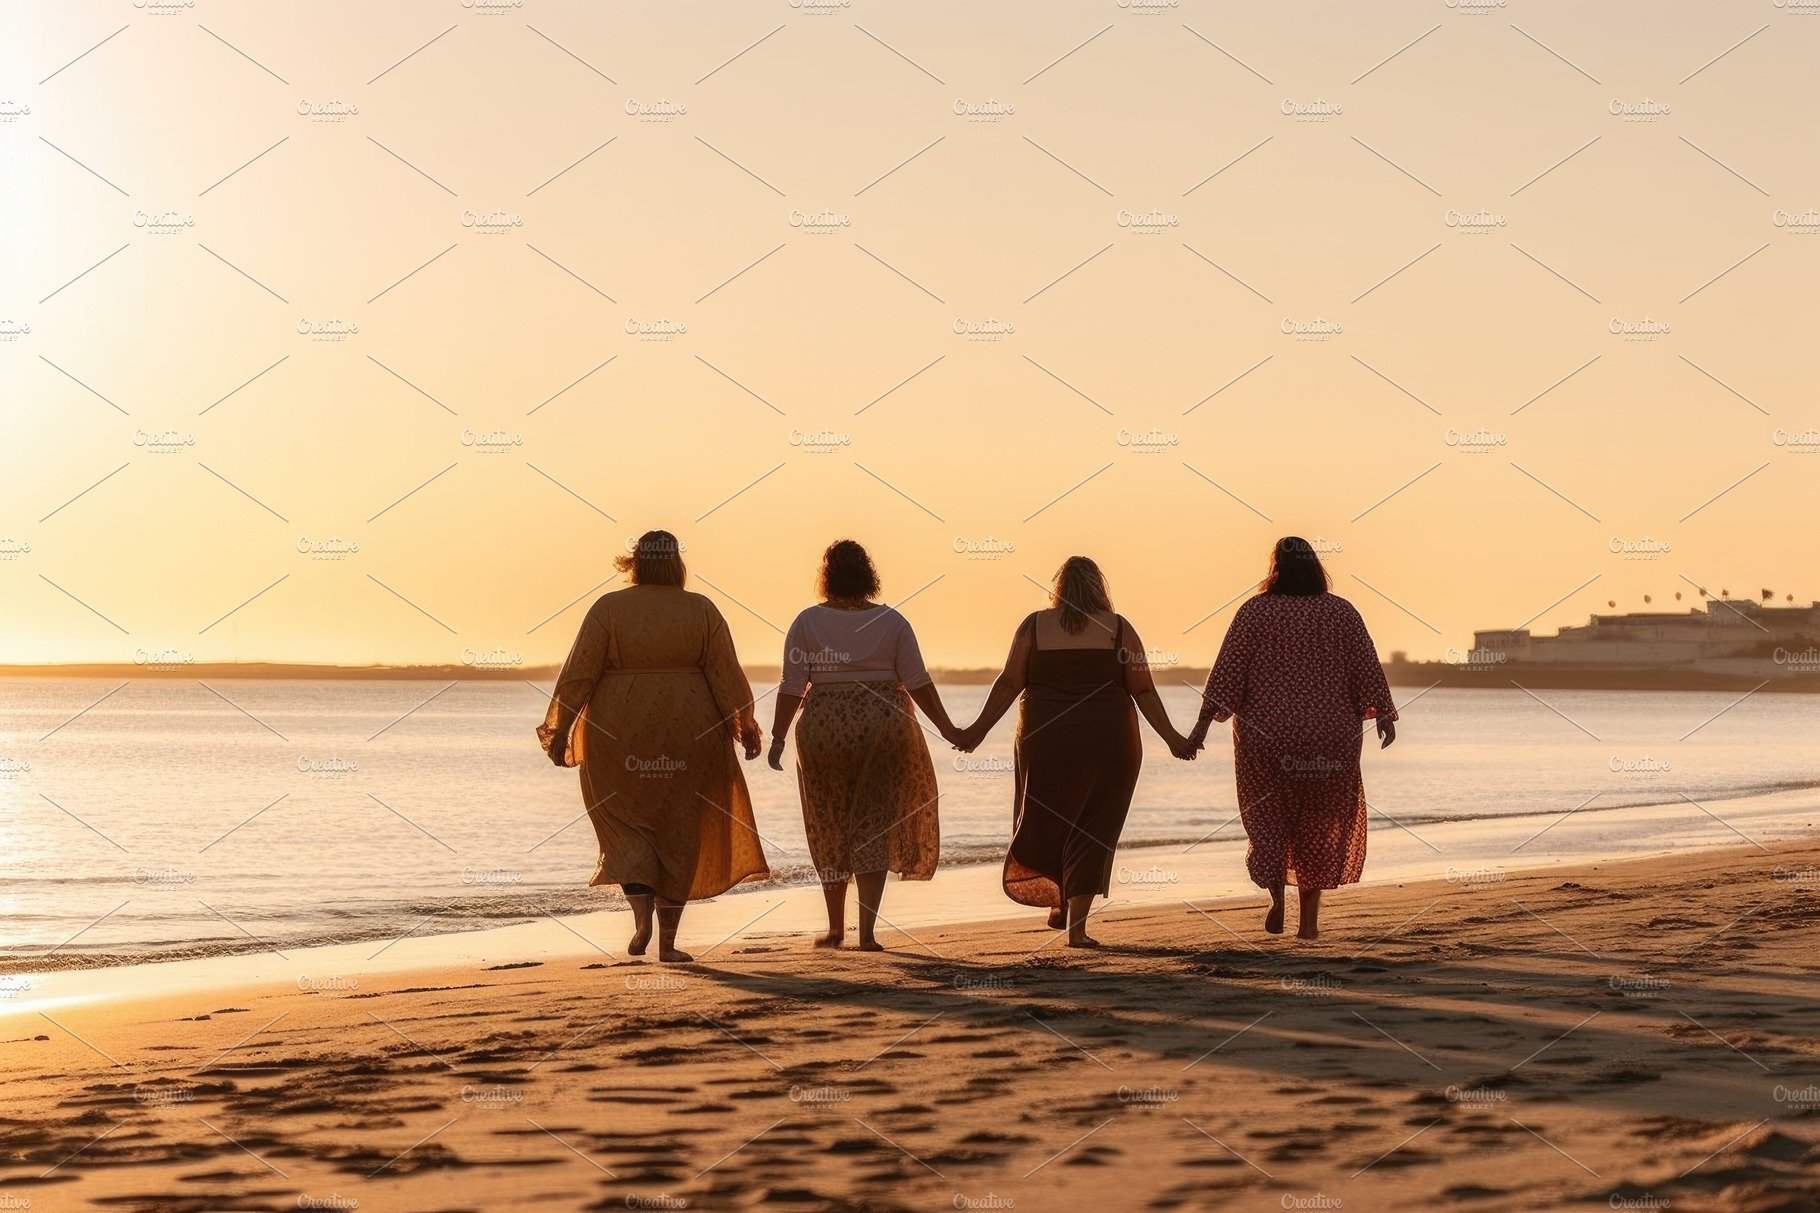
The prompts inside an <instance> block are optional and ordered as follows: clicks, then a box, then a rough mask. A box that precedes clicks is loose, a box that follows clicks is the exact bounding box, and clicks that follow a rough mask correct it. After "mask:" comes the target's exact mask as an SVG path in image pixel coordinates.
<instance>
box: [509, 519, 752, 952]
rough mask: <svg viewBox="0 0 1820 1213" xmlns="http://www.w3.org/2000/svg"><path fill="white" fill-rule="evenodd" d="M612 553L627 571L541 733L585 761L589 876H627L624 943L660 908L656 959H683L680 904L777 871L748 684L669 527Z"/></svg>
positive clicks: (604, 601) (587, 631) (555, 757)
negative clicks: (760, 796) (757, 804)
mask: <svg viewBox="0 0 1820 1213" xmlns="http://www.w3.org/2000/svg"><path fill="white" fill-rule="evenodd" d="M617 565H618V567H619V570H620V571H621V572H622V573H625V574H627V575H628V576H629V579H630V581H631V584H630V585H629V586H627V587H626V588H624V589H621V590H616V591H614V592H612V593H609V594H604V595H602V596H601V597H600V599H599V600H597V601H596V602H595V603H594V605H593V606H592V607H591V608H589V610H588V614H587V617H586V618H585V619H583V620H582V624H581V632H580V634H579V635H578V636H576V638H575V647H574V648H573V649H572V650H570V652H569V658H568V660H567V661H565V662H564V663H563V667H562V673H561V674H560V675H558V676H557V679H556V693H555V694H554V696H552V698H551V700H550V710H549V712H548V714H547V715H546V716H545V718H544V723H543V725H542V726H541V727H540V728H539V729H538V730H537V735H538V739H539V740H540V741H541V742H542V743H543V747H544V751H545V752H546V753H547V754H548V755H549V756H550V760H551V761H552V762H554V763H555V764H556V765H557V766H561V767H571V766H576V765H579V766H580V767H581V793H582V802H583V804H585V805H586V806H587V810H588V816H589V818H590V819H591V820H592V821H593V823H594V832H595V834H596V835H597V836H598V838H599V841H600V861H599V863H598V864H596V865H595V868H594V875H593V877H592V879H590V880H589V881H588V883H589V884H592V885H605V884H617V885H619V886H621V888H622V889H624V891H625V894H626V899H627V901H629V902H630V903H631V907H632V913H633V917H634V921H635V928H634V933H633V935H632V941H631V943H630V944H629V945H628V946H627V951H629V952H631V953H632V954H633V955H634V956H642V955H644V953H645V951H646V949H647V948H648V947H649V946H650V943H651V925H652V919H653V917H654V916H655V918H656V921H657V929H658V958H659V959H660V960H664V961H670V962H680V961H687V960H692V959H693V957H691V956H690V955H689V954H688V953H687V952H684V951H682V950H680V949H679V948H677V946H676V928H677V924H678V922H679V921H680V920H681V918H682V911H683V904H684V903H685V902H690V901H696V900H699V899H701V898H704V897H713V896H716V895H717V894H720V893H724V892H726V891H727V890H728V889H730V888H732V887H733V886H734V885H736V884H738V883H739V882H741V881H742V880H749V879H752V878H754V877H762V876H766V875H769V874H770V869H769V867H768V866H767V865H766V863H765V856H764V851H763V850H762V849H761V848H760V846H759V836H758V830H757V827H756V825H755V823H754V821H753V818H752V798H751V796H750V795H748V794H747V791H746V780H745V776H744V775H743V774H742V773H741V771H740V769H739V763H738V761H737V760H736V759H735V757H734V746H735V745H736V744H737V745H739V746H740V747H742V748H743V749H744V750H745V755H746V758H747V759H753V758H756V757H758V753H759V746H760V740H761V739H760V735H759V729H758V723H757V721H756V720H755V719H754V718H753V714H752V688H751V686H750V685H749V684H748V683H747V681H746V675H745V673H744V671H742V670H741V669H740V666H739V658H738V657H737V656H736V655H735V654H734V651H733V638H732V636H731V635H730V634H729V633H728V631H727V621H726V620H725V619H723V618H722V617H721V613H720V611H719V609H718V608H716V607H715V605H714V603H713V602H711V601H710V600H709V599H707V598H706V597H704V596H703V595H701V594H696V593H692V592H691V591H689V590H686V589H684V588H683V581H684V579H685V577H686V576H687V571H686V570H685V568H684V566H683V560H682V551H681V548H680V545H678V543H677V541H676V537H675V536H674V535H671V534H670V533H669V532H668V531H647V532H646V533H645V534H644V535H642V536H640V537H639V539H638V543H637V545H636V546H635V548H634V550H633V552H632V554H630V555H628V556H621V557H619V559H618V561H617ZM654 903H655V904H654ZM653 909H655V915H653Z"/></svg>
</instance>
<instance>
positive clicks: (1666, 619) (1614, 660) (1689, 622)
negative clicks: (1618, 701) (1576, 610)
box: [1469, 598, 1820, 671]
mask: <svg viewBox="0 0 1820 1213" xmlns="http://www.w3.org/2000/svg"><path fill="white" fill-rule="evenodd" d="M1817 646H1820V603H1809V604H1808V605H1807V606H1804V607H1797V606H1765V605H1764V604H1762V603H1759V602H1756V601H1753V600H1751V599H1737V598H1713V599H1709V600H1707V601H1706V602H1704V603H1702V604H1701V606H1700V607H1698V608H1694V609H1691V610H1688V611H1685V612H1669V611H1656V612H1645V613H1642V614H1636V615H1594V616H1593V617H1592V618H1591V619H1590V620H1588V621H1587V622H1586V623H1584V624H1582V625H1580V626H1577V627H1565V628H1562V629H1561V630H1560V631H1559V632H1557V633H1555V634H1554V635H1553V636H1536V635H1532V634H1531V633H1530V631H1529V630H1528V629H1527V628H1514V629H1501V630H1497V631H1488V632H1474V633H1473V647H1472V653H1471V654H1470V655H1469V660H1470V661H1472V662H1475V663H1484V664H1487V665H1497V664H1505V663H1509V662H1536V663H1550V664H1573V665H1603V666H1613V665H1619V666H1648V667H1655V668H1661V667H1670V666H1681V667H1692V668H1696V669H1701V670H1712V671H1720V670H1725V669H1727V668H1740V667H1742V666H1746V665H1748V666H1762V665H1763V663H1764V662H1765V661H1766V660H1769V661H1774V662H1777V663H1778V664H1788V663H1789V662H1791V661H1794V662H1797V663H1798V662H1799V661H1800V660H1801V657H1800V655H1801V654H1807V655H1808V656H1807V658H1806V659H1807V660H1808V661H1811V660H1813V657H1812V654H1813V653H1814V652H1815V649H1816V647H1817Z"/></svg>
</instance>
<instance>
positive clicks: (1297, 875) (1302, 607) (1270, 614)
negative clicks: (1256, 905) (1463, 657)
mask: <svg viewBox="0 0 1820 1213" xmlns="http://www.w3.org/2000/svg"><path fill="white" fill-rule="evenodd" d="M1234 716H1236V717H1237V722H1236V723H1235V724H1234V725H1233V730H1232V753H1233V767H1234V770H1235V773H1236V775H1237V777H1238V791H1239V813H1240V816H1241V817H1242V819H1243V820H1244V823H1245V833H1246V835H1247V836H1248V837H1249V839H1250V842H1251V847H1250V851H1249V852H1248V854H1247V856H1246V866H1247V868H1248V869H1249V871H1250V874H1251V879H1252V881H1253V882H1254V883H1256V884H1257V885H1258V886H1259V887H1260V888H1266V889H1268V888H1273V887H1276V886H1280V885H1284V884H1293V885H1297V886H1299V887H1301V888H1307V889H1331V888H1337V887H1338V886H1340V885H1343V884H1356V883H1357V882H1358V879H1359V876H1360V874H1361V873H1362V872H1363V871H1364V868H1365V825H1366V820H1365V814H1366V805H1365V782H1364V779H1363V777H1362V776H1361V775H1360V773H1359V754H1360V749H1361V746H1362V743H1363V735H1362V728H1361V725H1362V723H1363V722H1364V721H1366V720H1369V719H1371V718H1373V717H1376V718H1377V719H1379V720H1395V719H1396V718H1397V709H1396V704H1395V703H1394V702H1392V700H1391V697H1390V686H1389V684H1388V683H1387V682H1386V681H1385V679H1384V667H1383V666H1382V665H1381V664H1380V663H1379V661H1378V652H1377V646H1376V645H1374V644H1373V643H1372V640H1371V634H1370V633H1369V632H1367V631H1366V630H1365V621H1364V620H1363V619H1361V618H1360V617H1359V612H1358V610H1357V609H1356V608H1354V607H1353V605H1352V604H1351V603H1350V602H1348V601H1346V600H1345V599H1344V598H1341V597H1339V596H1338V595H1337V594H1259V595H1257V596H1256V597H1254V598H1252V599H1250V600H1248V601H1247V602H1246V603H1245V604H1244V605H1243V606H1241V607H1240V608H1239V610H1238V613H1237V614H1236V615H1235V616H1234V617H1233V620H1232V626H1231V627H1230V628H1228V629H1227V631H1226V640H1225V643H1223V644H1222V645H1221V646H1220V655H1219V658H1218V660H1217V661H1215V663H1214V667H1213V673H1212V674H1211V675H1209V676H1208V679H1207V690H1206V697H1205V702H1204V703H1203V705H1202V707H1201V719H1200V722H1199V724H1197V725H1196V736H1197V737H1199V736H1204V735H1205V733H1206V730H1207V726H1208V723H1209V722H1210V721H1213V720H1222V721H1223V720H1227V719H1229V718H1231V717H1234Z"/></svg>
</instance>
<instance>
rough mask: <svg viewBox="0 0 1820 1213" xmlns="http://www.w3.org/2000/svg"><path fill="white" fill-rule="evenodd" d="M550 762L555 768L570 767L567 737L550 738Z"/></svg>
mask: <svg viewBox="0 0 1820 1213" xmlns="http://www.w3.org/2000/svg"><path fill="white" fill-rule="evenodd" d="M549 752H550V762H551V764H552V765H554V766H559V767H566V766H568V765H569V764H568V753H569V739H568V738H567V737H552V738H550V751H549Z"/></svg>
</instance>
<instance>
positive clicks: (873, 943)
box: [859, 936, 885, 952]
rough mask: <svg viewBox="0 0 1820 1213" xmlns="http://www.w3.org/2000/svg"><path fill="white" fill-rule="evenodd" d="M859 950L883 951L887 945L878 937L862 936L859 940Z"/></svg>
mask: <svg viewBox="0 0 1820 1213" xmlns="http://www.w3.org/2000/svg"><path fill="white" fill-rule="evenodd" d="M859 950H860V951H862V952H883V951H884V950H885V945H884V944H882V943H880V942H879V941H878V940H876V939H869V938H866V937H864V936H862V937H861V938H860V941H859Z"/></svg>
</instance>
